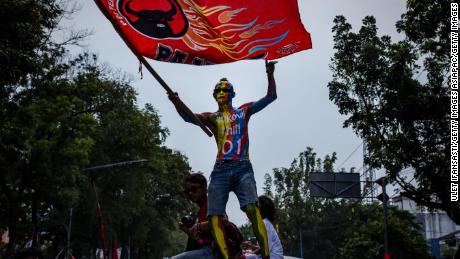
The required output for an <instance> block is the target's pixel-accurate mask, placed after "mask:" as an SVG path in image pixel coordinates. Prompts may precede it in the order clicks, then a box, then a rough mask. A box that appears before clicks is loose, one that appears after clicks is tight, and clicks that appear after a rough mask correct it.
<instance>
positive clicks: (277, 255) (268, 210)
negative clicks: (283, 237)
mask: <svg viewBox="0 0 460 259" xmlns="http://www.w3.org/2000/svg"><path fill="white" fill-rule="evenodd" d="M258 202H259V209H260V214H261V216H262V218H263V219H264V224H265V228H266V229H267V235H268V249H269V250H270V259H283V258H284V257H283V246H282V245H281V241H280V239H279V237H278V233H277V232H276V229H275V227H274V226H273V224H272V222H273V220H274V218H275V204H274V203H273V201H272V199H270V198H269V197H268V196H265V195H262V196H259V201H258ZM247 245H248V247H249V248H250V250H251V252H246V253H245V254H244V257H243V258H246V259H256V258H257V259H259V258H262V257H261V256H260V254H259V253H258V250H259V247H258V246H253V245H250V244H249V243H248V244H247Z"/></svg>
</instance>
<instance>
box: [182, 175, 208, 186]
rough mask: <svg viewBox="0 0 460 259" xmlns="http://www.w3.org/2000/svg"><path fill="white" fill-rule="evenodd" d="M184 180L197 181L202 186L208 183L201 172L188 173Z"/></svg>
mask: <svg viewBox="0 0 460 259" xmlns="http://www.w3.org/2000/svg"><path fill="white" fill-rule="evenodd" d="M184 182H190V183H197V184H199V185H200V186H207V185H208V181H206V178H205V177H204V176H203V175H202V174H199V173H192V174H188V175H187V176H186V177H185V180H184Z"/></svg>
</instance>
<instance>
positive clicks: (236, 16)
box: [95, 0, 311, 65]
mask: <svg viewBox="0 0 460 259" xmlns="http://www.w3.org/2000/svg"><path fill="white" fill-rule="evenodd" d="M95 1H96V2H97V3H98V6H99V7H100V8H101V10H102V11H103V12H104V14H105V15H106V17H107V18H108V19H109V20H111V22H112V24H113V25H114V26H115V28H116V29H117V31H118V32H119V33H120V34H121V36H122V37H123V38H124V39H125V40H126V41H128V44H131V45H132V46H133V47H134V48H135V51H136V52H138V53H139V54H141V55H143V56H146V57H149V58H152V59H155V60H159V61H166V62H173V63H185V64H194V65H209V64H218V63H228V62H234V61H238V60H242V59H259V58H264V59H268V60H271V59H277V58H281V57H284V56H287V55H290V54H292V53H295V52H298V51H301V50H305V49H309V48H311V40H310V34H309V33H308V32H307V31H306V30H305V29H304V27H303V25H302V23H301V21H300V16H299V10H298V6H297V0H265V1H260V0H245V1H241V0H225V1H224V0H95Z"/></svg>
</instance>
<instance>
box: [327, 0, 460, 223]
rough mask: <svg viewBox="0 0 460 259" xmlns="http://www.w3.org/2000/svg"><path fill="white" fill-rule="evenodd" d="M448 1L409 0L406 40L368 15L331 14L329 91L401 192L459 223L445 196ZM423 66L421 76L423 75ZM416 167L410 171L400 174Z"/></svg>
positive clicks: (458, 212)
mask: <svg viewBox="0 0 460 259" xmlns="http://www.w3.org/2000/svg"><path fill="white" fill-rule="evenodd" d="M449 8H450V1H447V0H443V1H428V0H426V1H411V0H409V1H407V12H406V13H405V14H403V15H402V20H401V21H399V22H398V23H397V29H398V31H399V32H402V33H404V34H405V35H406V38H405V40H403V41H399V42H392V41H391V39H390V37H388V36H381V37H380V36H378V35H377V32H378V29H377V26H376V21H375V19H374V18H373V17H371V16H368V17H365V18H364V19H363V25H362V27H361V28H360V30H359V31H358V32H352V28H351V25H350V24H349V23H348V22H347V21H346V19H345V17H343V16H337V17H336V18H335V19H334V23H335V25H334V27H333V28H332V31H333V33H334V42H335V44H334V48H335V50H336V53H335V54H334V57H333V58H332V63H331V69H332V71H333V80H332V81H331V82H330V83H329V84H328V87H329V98H330V99H331V100H332V101H333V102H334V103H335V104H336V105H337V106H338V108H339V112H340V113H341V114H344V115H347V116H348V117H347V119H346V121H345V122H344V127H352V128H353V130H354V131H355V132H356V134H357V135H359V136H360V137H361V138H363V139H364V141H365V142H366V147H367V150H368V155H367V157H366V158H365V163H366V164H368V165H369V166H370V167H371V168H384V169H385V170H386V172H387V174H388V176H389V178H390V180H392V181H394V182H397V183H398V184H399V185H401V187H402V189H403V194H404V195H405V196H407V197H409V198H411V199H413V200H415V201H416V202H417V203H418V204H420V205H424V206H427V207H429V208H432V209H442V210H444V211H446V212H447V213H448V215H449V216H450V217H451V218H452V219H453V220H454V221H455V222H456V223H460V205H459V204H458V203H454V202H451V201H450V193H449V188H447V186H449V183H450V174H449V172H450V170H449V164H450V162H449V161H450V152H449V151H450V135H449V127H450V125H449V123H450V120H449V114H450V113H449V107H450V106H449V82H450V79H449V73H448V71H449V54H450V45H449V44H450V34H449V30H450V27H449V22H450V19H449V10H450V9H449ZM425 74H426V78H424V77H422V75H425ZM405 168H413V169H414V170H415V174H414V178H415V181H413V182H414V183H416V184H410V182H411V181H412V178H409V179H408V178H407V176H405V175H400V173H399V172H400V171H401V170H402V169H405Z"/></svg>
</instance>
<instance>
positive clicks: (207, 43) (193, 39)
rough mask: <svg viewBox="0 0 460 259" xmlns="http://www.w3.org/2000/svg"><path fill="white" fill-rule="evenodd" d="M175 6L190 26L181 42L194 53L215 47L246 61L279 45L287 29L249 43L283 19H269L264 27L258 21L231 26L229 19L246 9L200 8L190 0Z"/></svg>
mask: <svg viewBox="0 0 460 259" xmlns="http://www.w3.org/2000/svg"><path fill="white" fill-rule="evenodd" d="M178 3H179V5H180V6H181V7H182V9H183V11H184V14H185V16H186V17H187V20H188V21H189V25H190V27H189V29H188V31H187V33H186V34H185V35H183V36H182V40H183V41H184V43H185V44H186V45H187V46H188V47H189V48H190V49H192V50H195V51H202V50H206V49H208V48H215V49H217V50H219V51H220V52H221V53H222V54H224V55H226V56H228V57H229V58H231V59H233V60H240V59H244V58H250V57H252V56H253V55H254V54H255V53H256V52H258V51H263V50H266V47H269V46H272V45H275V44H277V43H279V42H280V41H282V40H283V39H284V38H285V37H286V36H287V35H288V33H289V31H288V30H287V31H285V32H284V33H282V34H280V35H278V36H275V37H272V38H263V39H257V40H251V38H252V37H253V36H255V35H256V34H258V33H259V32H260V31H262V30H269V29H271V28H273V26H276V25H277V24H280V23H283V22H284V21H285V19H281V20H269V21H266V22H265V23H264V24H258V23H257V20H258V18H255V19H253V20H252V21H250V22H248V23H245V24H242V23H231V21H232V20H233V18H234V17H236V16H238V14H239V13H241V12H244V11H245V10H246V8H239V9H232V8H231V7H230V6H225V5H221V6H213V7H207V6H200V5H198V4H196V3H195V2H194V1H193V0H182V1H178ZM259 54H260V53H259Z"/></svg>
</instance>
